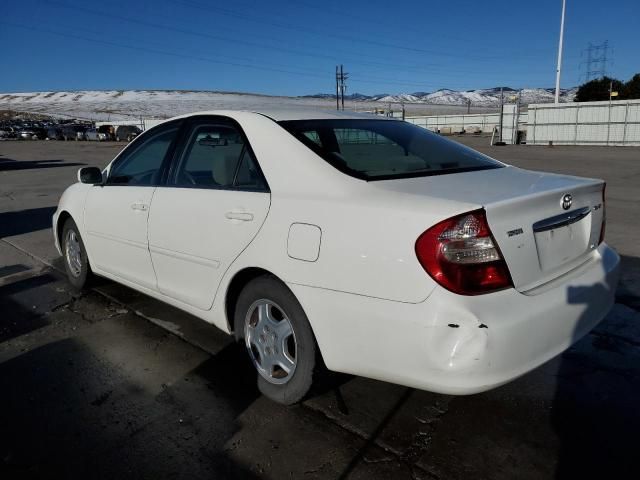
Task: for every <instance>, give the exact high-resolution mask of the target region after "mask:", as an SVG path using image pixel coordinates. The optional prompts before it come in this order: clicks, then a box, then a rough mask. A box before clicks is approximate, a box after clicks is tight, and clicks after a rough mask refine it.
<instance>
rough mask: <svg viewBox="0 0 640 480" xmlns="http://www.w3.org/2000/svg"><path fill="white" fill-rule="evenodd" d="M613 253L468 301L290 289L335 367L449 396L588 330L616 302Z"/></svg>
mask: <svg viewBox="0 0 640 480" xmlns="http://www.w3.org/2000/svg"><path fill="white" fill-rule="evenodd" d="M619 263H620V258H619V257H618V255H617V254H616V253H615V252H614V251H613V250H612V249H611V248H609V247H608V246H607V245H606V244H602V245H600V247H599V248H598V249H597V251H595V252H593V254H592V257H591V259H590V260H589V261H588V262H586V263H585V264H583V265H582V266H580V267H578V268H576V269H575V270H573V271H572V272H570V273H568V274H566V275H565V276H563V277H561V278H560V279H557V280H556V281H554V282H553V283H552V284H550V285H548V286H547V287H546V288H540V289H537V290H536V291H535V292H528V293H527V294H522V293H520V292H518V291H516V290H514V289H509V290H504V291H501V292H497V293H493V294H488V295H479V296H474V297H466V296H460V295H456V294H453V293H451V292H449V291H447V290H445V289H443V288H440V287H439V288H436V289H435V290H434V292H433V293H432V294H431V295H430V296H429V298H428V299H427V300H425V301H424V302H422V303H419V304H410V303H400V302H393V301H388V300H381V299H375V298H371V297H364V296H358V295H352V294H346V293H341V292H336V291H330V290H324V289H319V288H313V287H306V286H300V285H292V284H290V285H289V287H290V288H291V289H292V291H293V292H294V293H295V295H296V296H297V298H298V299H299V300H300V302H301V304H302V306H303V308H304V309H305V311H306V313H307V316H308V317H309V321H310V322H311V325H312V327H313V330H314V333H315V335H316V339H317V341H318V345H319V347H320V350H321V352H322V355H323V358H324V361H325V363H326V364H327V366H328V367H329V368H330V369H332V370H335V371H341V372H345V373H352V374H355V375H360V376H364V377H370V378H375V379H379V380H384V381H388V382H393V383H398V384H402V385H407V386H411V387H415V388H419V389H423V390H429V391H434V392H440V393H447V394H471V393H476V392H481V391H485V390H489V389H491V388H494V387H497V386H499V385H502V384H504V383H506V382H508V381H510V380H513V379H515V378H517V377H519V376H521V375H524V374H525V373H527V372H529V371H531V370H533V369H534V368H536V367H538V366H539V365H541V364H542V363H544V362H546V361H547V360H549V359H550V358H552V357H554V356H556V355H558V354H559V353H561V352H562V351H564V350H565V349H567V348H568V347H569V346H570V345H572V344H573V343H574V342H576V341H577V340H579V339H580V338H581V337H582V336H583V335H585V334H586V333H588V332H589V331H590V330H591V329H593V328H594V327H595V326H596V325H597V324H598V323H599V322H600V321H601V320H602V319H603V318H604V317H605V315H606V314H607V313H608V311H609V310H610V308H611V307H612V305H613V303H614V298H615V289H616V286H617V282H618V273H619Z"/></svg>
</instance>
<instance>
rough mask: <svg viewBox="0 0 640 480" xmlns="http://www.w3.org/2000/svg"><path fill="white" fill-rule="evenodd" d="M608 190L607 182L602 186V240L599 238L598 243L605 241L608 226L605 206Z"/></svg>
mask: <svg viewBox="0 0 640 480" xmlns="http://www.w3.org/2000/svg"><path fill="white" fill-rule="evenodd" d="M606 191H607V184H606V183H605V184H604V185H603V186H602V225H601V226H600V240H598V245H600V244H601V243H602V242H604V233H605V230H606V228H607V209H606V208H605V199H604V195H605V193H606Z"/></svg>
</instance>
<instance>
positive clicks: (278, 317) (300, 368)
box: [234, 275, 318, 405]
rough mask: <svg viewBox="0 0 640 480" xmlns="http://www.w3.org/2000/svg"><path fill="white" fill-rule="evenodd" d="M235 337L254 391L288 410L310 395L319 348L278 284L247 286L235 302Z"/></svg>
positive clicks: (266, 281) (269, 279) (267, 280)
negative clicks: (255, 382)
mask: <svg viewBox="0 0 640 480" xmlns="http://www.w3.org/2000/svg"><path fill="white" fill-rule="evenodd" d="M234 327H235V335H236V339H237V340H238V341H242V343H243V344H244V345H245V347H246V348H247V353H248V354H249V357H250V359H251V361H252V363H253V365H254V367H255V368H256V371H257V373H258V375H257V377H258V388H259V389H260V391H261V392H262V394H263V395H264V396H266V397H268V398H270V399H271V400H273V401H275V402H278V403H281V404H284V405H292V404H294V403H297V402H299V401H301V400H302V399H303V398H304V397H305V395H306V394H307V393H308V392H309V389H310V388H311V385H312V383H313V374H314V371H315V369H316V356H317V351H318V350H317V346H316V341H315V337H314V336H313V331H312V330H311V325H310V324H309V320H308V319H307V316H306V314H305V313H304V310H303V309H302V306H301V305H300V303H299V302H298V300H297V299H296V297H295V296H294V295H293V293H292V292H291V290H289V289H288V288H287V286H286V285H284V284H283V283H282V282H281V281H279V280H278V279H277V278H275V277H273V276H270V275H265V276H262V277H258V278H256V279H254V280H252V281H251V282H249V283H248V284H247V285H246V286H245V287H244V289H243V290H242V292H241V293H240V296H239V297H238V301H237V303H236V310H235V318H234Z"/></svg>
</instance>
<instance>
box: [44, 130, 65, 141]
mask: <svg viewBox="0 0 640 480" xmlns="http://www.w3.org/2000/svg"><path fill="white" fill-rule="evenodd" d="M47 138H48V139H49V140H62V139H63V138H62V130H61V129H60V127H49V128H47Z"/></svg>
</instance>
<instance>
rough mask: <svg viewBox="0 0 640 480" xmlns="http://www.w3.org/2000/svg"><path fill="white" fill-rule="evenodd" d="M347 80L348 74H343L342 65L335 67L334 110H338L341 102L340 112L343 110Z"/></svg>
mask: <svg viewBox="0 0 640 480" xmlns="http://www.w3.org/2000/svg"><path fill="white" fill-rule="evenodd" d="M347 78H349V74H348V73H345V72H344V69H343V67H342V65H340V66H339V67H338V65H336V110H340V101H342V110H344V92H346V91H347Z"/></svg>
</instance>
